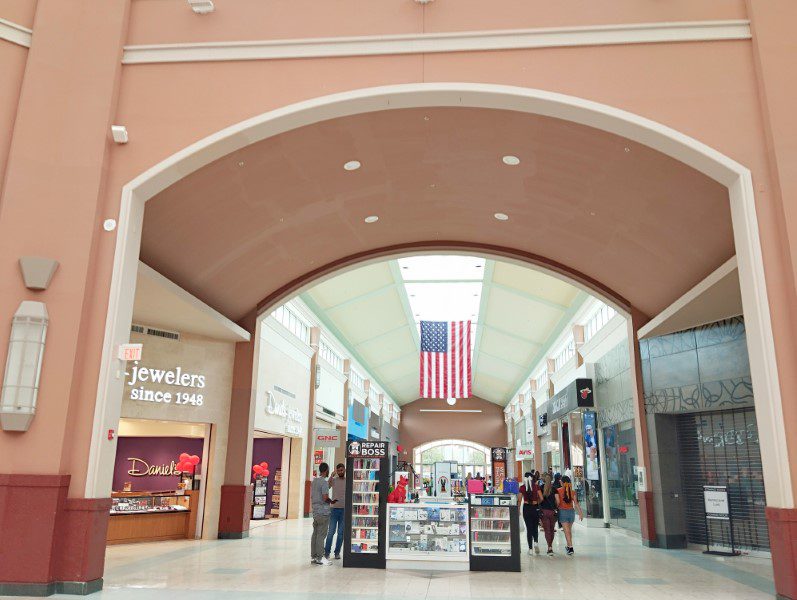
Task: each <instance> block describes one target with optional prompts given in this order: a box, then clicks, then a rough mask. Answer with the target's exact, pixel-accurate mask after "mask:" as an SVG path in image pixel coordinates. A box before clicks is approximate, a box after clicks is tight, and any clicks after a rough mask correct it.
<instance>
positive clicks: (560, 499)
mask: <svg viewBox="0 0 797 600" xmlns="http://www.w3.org/2000/svg"><path fill="white" fill-rule="evenodd" d="M556 505H557V506H558V507H559V521H560V522H561V523H562V525H563V526H564V528H565V543H566V546H565V548H566V549H567V555H568V556H573V553H574V552H575V550H573V522H574V521H575V520H576V511H578V519H579V521H583V520H584V513H583V512H581V505H579V503H578V500H577V499H576V494H575V492H574V491H573V484H572V483H571V481H570V477H568V476H567V475H565V476H564V477H562V487H561V488H559V489H558V490H556Z"/></svg>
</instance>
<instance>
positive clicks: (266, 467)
mask: <svg viewBox="0 0 797 600" xmlns="http://www.w3.org/2000/svg"><path fill="white" fill-rule="evenodd" d="M260 466H261V467H263V468H264V469H268V463H267V462H262V463H260Z"/></svg>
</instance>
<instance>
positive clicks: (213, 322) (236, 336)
mask: <svg viewBox="0 0 797 600" xmlns="http://www.w3.org/2000/svg"><path fill="white" fill-rule="evenodd" d="M133 322H134V323H136V324H138V325H149V326H150V327H156V328H158V327H160V328H163V329H167V330H177V331H179V332H181V333H194V334H197V335H201V336H205V337H209V338H214V339H217V340H225V341H229V342H245V341H248V340H249V337H250V336H249V333H248V332H247V331H246V330H244V329H242V328H241V327H239V326H238V325H236V324H235V323H233V322H232V321H230V320H229V319H228V318H227V317H225V316H224V315H222V314H220V313H218V312H217V311H215V310H213V309H212V308H210V307H209V306H207V305H206V304H204V303H203V302H200V301H199V300H197V299H196V298H194V297H193V296H192V295H191V294H189V293H188V292H186V291H185V290H184V289H182V288H180V287H179V286H178V285H176V284H174V283H173V282H171V281H169V280H168V279H166V278H165V277H164V276H163V275H161V274H160V273H158V272H157V271H155V270H154V269H152V268H150V267H148V266H147V265H145V264H144V263H139V265H138V275H137V277H136V296H135V300H134V302H133Z"/></svg>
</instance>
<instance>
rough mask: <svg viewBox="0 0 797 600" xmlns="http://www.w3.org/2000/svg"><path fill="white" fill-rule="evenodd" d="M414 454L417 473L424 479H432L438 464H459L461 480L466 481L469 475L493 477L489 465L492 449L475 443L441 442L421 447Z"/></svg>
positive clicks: (459, 441) (460, 441)
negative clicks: (435, 464)
mask: <svg viewBox="0 0 797 600" xmlns="http://www.w3.org/2000/svg"><path fill="white" fill-rule="evenodd" d="M414 454H415V456H414V459H415V461H414V462H415V471H416V472H417V473H422V474H423V477H424V478H427V477H428V478H431V477H432V470H433V465H434V463H436V462H453V463H457V471H458V473H459V477H460V479H465V477H467V475H468V474H470V475H471V476H473V477H475V476H476V474H477V473H479V474H481V475H482V476H483V477H487V476H488V475H492V468H491V466H490V464H489V456H490V449H489V448H487V447H486V446H482V445H480V444H476V443H474V442H468V441H465V440H439V441H436V442H430V443H428V444H424V445H422V446H419V447H418V448H416V449H415V453H414ZM427 474H428V475H427Z"/></svg>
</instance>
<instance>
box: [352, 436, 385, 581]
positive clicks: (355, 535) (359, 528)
mask: <svg viewBox="0 0 797 600" xmlns="http://www.w3.org/2000/svg"><path fill="white" fill-rule="evenodd" d="M389 461H390V459H389V457H388V444H387V442H381V441H380V442H359V441H349V442H348V443H347V446H346V473H347V474H348V476H347V477H346V507H347V508H348V510H347V511H346V517H345V518H346V526H345V528H344V544H343V566H344V567H365V568H375V569H384V568H385V539H384V527H383V526H384V523H385V511H386V502H387V491H388V485H389V481H390V463H389Z"/></svg>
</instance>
